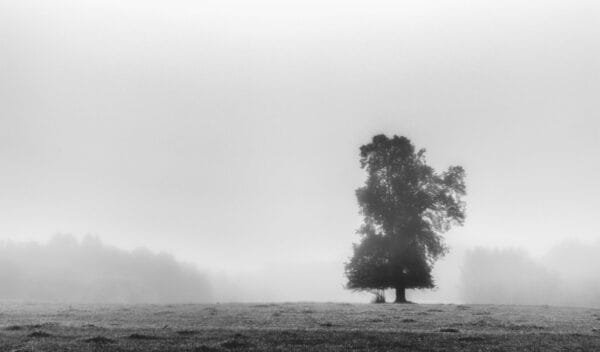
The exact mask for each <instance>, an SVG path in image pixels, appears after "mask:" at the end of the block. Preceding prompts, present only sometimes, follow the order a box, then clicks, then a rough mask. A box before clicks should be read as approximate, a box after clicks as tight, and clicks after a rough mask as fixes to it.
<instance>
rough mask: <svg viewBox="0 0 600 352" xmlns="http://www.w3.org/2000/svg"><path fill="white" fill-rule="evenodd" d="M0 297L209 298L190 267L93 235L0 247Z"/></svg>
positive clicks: (44, 299)
mask: <svg viewBox="0 0 600 352" xmlns="http://www.w3.org/2000/svg"><path fill="white" fill-rule="evenodd" d="M0 282H1V283H2V285H0V299H2V300H14V301H25V302H27V301H35V302H69V303H187V302H206V301H209V300H211V297H212V291H211V287H210V285H209V282H208V280H207V278H206V276H205V275H204V274H203V273H201V272H200V271H199V270H198V269H196V268H195V267H194V266H193V265H191V264H185V263H181V262H178V261H176V260H175V258H174V257H173V256H171V255H169V254H165V253H153V252H151V251H149V250H147V249H143V248H140V249H136V250H133V251H126V250H122V249H119V248H116V247H112V246H109V245H106V244H104V243H102V241H101V240H99V239H98V238H96V237H92V236H86V237H84V238H83V239H81V240H78V239H77V238H75V237H73V236H70V235H56V236H54V237H52V239H51V240H50V241H48V242H47V243H37V242H4V243H2V244H0Z"/></svg>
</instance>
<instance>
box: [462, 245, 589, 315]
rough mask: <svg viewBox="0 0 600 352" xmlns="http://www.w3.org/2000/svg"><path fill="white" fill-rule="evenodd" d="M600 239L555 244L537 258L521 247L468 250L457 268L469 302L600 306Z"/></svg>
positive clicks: (466, 300)
mask: <svg viewBox="0 0 600 352" xmlns="http://www.w3.org/2000/svg"><path fill="white" fill-rule="evenodd" d="M598 253H600V242H595V243H584V242H577V241H569V242H564V243H562V244H559V245H556V246H555V247H553V248H552V249H551V250H550V251H549V252H547V253H546V254H544V255H542V256H540V257H538V258H535V257H533V256H532V255H531V254H529V253H528V252H527V251H525V250H523V249H515V248H505V249H487V248H477V249H473V250H469V251H468V252H467V253H466V255H465V258H464V263H463V266H462V270H461V279H460V282H461V297H462V299H463V300H464V301H465V302H468V303H495V304H525V305H539V304H547V305H558V306H584V307H586V306H587V307H600V276H598V272H599V270H600V257H599V256H598Z"/></svg>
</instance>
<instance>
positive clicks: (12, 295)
mask: <svg viewBox="0 0 600 352" xmlns="http://www.w3.org/2000/svg"><path fill="white" fill-rule="evenodd" d="M597 253H600V242H595V243H586V242H578V241H567V242H564V243H560V244H557V245H555V246H554V247H552V248H551V249H550V250H549V251H548V252H546V253H545V254H542V255H539V256H533V255H532V254H530V253H529V252H527V251H526V250H525V249H523V248H516V247H504V248H498V247H497V248H491V247H476V248H466V247H453V248H451V251H450V252H449V253H448V254H447V255H446V256H445V257H444V258H442V259H441V260H440V261H438V262H437V263H436V265H435V266H434V277H435V282H436V285H437V287H436V288H434V289H432V290H409V291H408V293H407V295H408V298H409V300H412V301H414V302H419V303H455V304H459V303H476V304H522V305H539V304H547V305H555V306H587V307H600V277H598V275H597V272H598V270H599V269H600V257H599V256H598V255H597ZM343 271H344V265H343V262H336V261H331V262H305V263H300V262H297V263H290V262H271V263H269V265H265V266H263V267H253V268H248V269H247V270H245V271H238V272H236V273H233V272H230V271H218V270H214V269H212V268H210V267H198V266H197V265H195V264H191V263H185V262H181V261H179V260H178V259H177V258H176V257H174V256H173V255H171V254H167V253H155V252H152V251H150V250H148V249H144V248H138V249H135V250H124V249H119V248H117V247H115V246H112V245H109V244H105V243H103V242H102V241H101V240H100V239H99V238H98V237H96V236H84V237H82V238H77V237H75V236H72V235H54V236H53V237H52V238H51V239H50V240H49V241H48V242H45V243H37V242H12V241H5V242H3V243H1V244H0V282H1V283H2V285H0V300H11V301H19V302H28V301H35V302H69V303H207V302H292V301H303V302H309V301H313V302H315V301H316V302H319V301H321V302H324V301H326V302H364V303H366V302H370V301H371V299H372V298H373V297H372V294H370V293H368V292H362V293H360V292H351V291H349V290H347V289H345V278H344V275H343ZM388 298H393V293H392V292H389V294H388Z"/></svg>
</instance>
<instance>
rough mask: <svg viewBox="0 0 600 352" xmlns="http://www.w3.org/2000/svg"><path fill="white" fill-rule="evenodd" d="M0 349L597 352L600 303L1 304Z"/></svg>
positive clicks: (598, 346) (598, 348)
mask: <svg viewBox="0 0 600 352" xmlns="http://www.w3.org/2000/svg"><path fill="white" fill-rule="evenodd" d="M0 350H1V351H103V350H106V351H600V309H584V308H555V307H546V306H540V307H529V306H526V307H520V306H487V305H472V306H470V305H469V306H464V305H419V304H408V305H395V304H378V305H375V304H334V303H289V304H210V305H128V306H125V305H107V306H98V305H94V306H91V305H72V306H68V305H49V304H43V305H42V304H13V303H2V304H0Z"/></svg>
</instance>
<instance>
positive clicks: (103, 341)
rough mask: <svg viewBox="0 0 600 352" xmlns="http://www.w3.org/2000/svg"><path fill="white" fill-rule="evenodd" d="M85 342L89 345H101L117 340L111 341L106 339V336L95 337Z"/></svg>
mask: <svg viewBox="0 0 600 352" xmlns="http://www.w3.org/2000/svg"><path fill="white" fill-rule="evenodd" d="M84 341H85V342H87V343H96V344H99V345H103V344H108V343H115V342H116V341H115V340H113V339H109V338H108V337H105V336H94V337H90V338H89V339H85V340H84Z"/></svg>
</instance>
